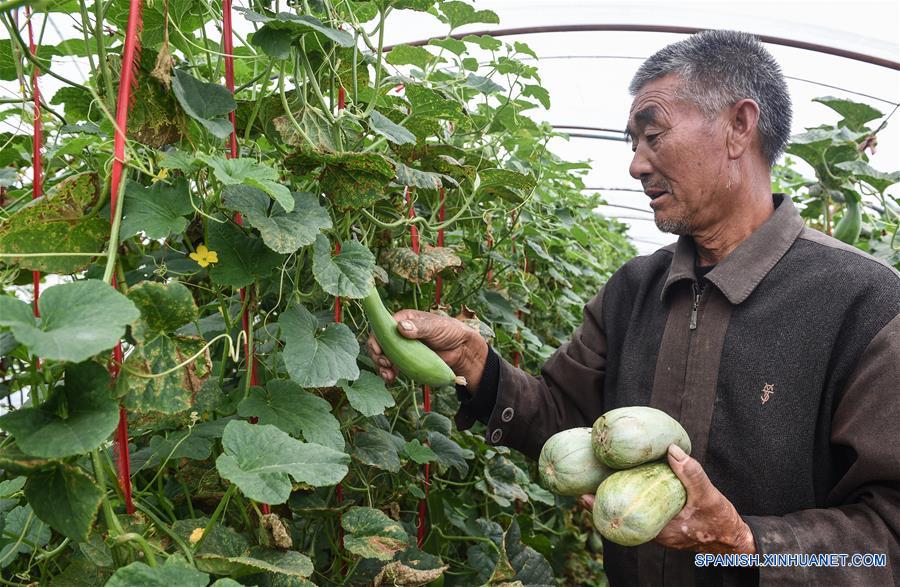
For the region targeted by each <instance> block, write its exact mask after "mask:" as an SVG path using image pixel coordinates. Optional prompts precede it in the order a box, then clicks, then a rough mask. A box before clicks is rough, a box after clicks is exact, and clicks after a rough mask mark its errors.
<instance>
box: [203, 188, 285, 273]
mask: <svg viewBox="0 0 900 587" xmlns="http://www.w3.org/2000/svg"><path fill="white" fill-rule="evenodd" d="M291 201H292V202H293V199H292V200H291ZM207 232H208V234H209V242H208V244H207V246H208V247H209V250H211V251H215V252H216V253H217V254H218V257H219V262H218V263H216V264H215V265H214V266H212V267H211V268H210V270H209V276H210V277H211V278H212V280H213V281H215V282H216V283H218V284H220V285H228V286H231V287H235V288H237V287H244V286H247V285H250V284H251V283H253V282H254V281H256V280H257V279H263V278H265V277H268V276H269V274H270V273H272V270H273V269H275V267H277V266H278V264H279V263H281V259H282V257H281V255H279V254H278V253H275V252H273V251H272V250H271V249H269V248H268V247H267V246H266V245H265V243H264V242H263V241H262V239H259V238H255V237H252V236H250V235H248V234H247V233H246V232H244V230H243V229H242V228H241V227H239V226H237V225H236V224H234V223H233V222H229V221H226V222H210V223H209V224H208V225H207Z"/></svg>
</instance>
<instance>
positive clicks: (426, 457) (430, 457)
mask: <svg viewBox="0 0 900 587" xmlns="http://www.w3.org/2000/svg"><path fill="white" fill-rule="evenodd" d="M403 453H404V454H405V455H406V456H408V457H409V458H410V459H412V460H413V461H415V462H417V463H419V464H420V465H424V464H425V463H432V462H434V461H436V460H438V456H437V455H436V454H435V453H434V451H433V450H431V449H430V448H428V447H427V446H425V445H424V444H422V443H421V442H419V441H418V440H415V439H413V440H410V441H409V442H407V443H406V444H405V445H404V446H403Z"/></svg>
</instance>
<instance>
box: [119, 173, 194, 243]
mask: <svg viewBox="0 0 900 587" xmlns="http://www.w3.org/2000/svg"><path fill="white" fill-rule="evenodd" d="M188 189H189V186H188V182H187V180H186V179H185V178H183V177H179V178H176V179H175V180H174V181H173V182H172V184H171V185H169V184H167V183H165V182H162V181H158V182H156V183H154V184H153V185H151V186H149V187H144V186H142V185H141V184H139V183H137V182H134V181H129V182H128V184H127V186H126V187H125V200H124V202H123V206H124V210H123V215H124V216H123V217H122V225H121V228H120V233H119V239H120V240H122V241H124V240H125V239H127V238H130V237H132V236H134V235H136V234H138V233H139V232H141V231H143V233H144V234H145V235H147V238H151V239H163V238H167V237H168V236H169V235H171V234H180V233H182V232H184V229H185V228H187V224H188V221H187V218H185V216H187V215H189V214H193V213H194V208H193V206H191V196H190V194H189V193H188Z"/></svg>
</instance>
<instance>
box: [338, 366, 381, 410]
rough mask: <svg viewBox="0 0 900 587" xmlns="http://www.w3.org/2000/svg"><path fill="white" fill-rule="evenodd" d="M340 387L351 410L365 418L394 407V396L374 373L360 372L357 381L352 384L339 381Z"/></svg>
mask: <svg viewBox="0 0 900 587" xmlns="http://www.w3.org/2000/svg"><path fill="white" fill-rule="evenodd" d="M340 386H341V389H343V390H344V393H346V394H347V400H348V401H349V402H350V405H351V406H352V407H353V409H354V410H356V411H357V412H359V413H360V414H362V415H363V416H366V417H367V418H370V417H372V416H378V415H381V414H383V413H384V410H385V409H387V408H390V407H393V406H394V396H392V395H391V393H390V392H389V391H388V390H387V388H386V387H385V386H384V379H382V378H381V377H379V376H377V375H375V374H374V373H370V372H368V371H360V373H359V379H357V380H356V381H354V382H353V383H352V384H349V383H347V381H341V382H340Z"/></svg>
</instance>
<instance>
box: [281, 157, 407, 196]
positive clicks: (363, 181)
mask: <svg viewBox="0 0 900 587" xmlns="http://www.w3.org/2000/svg"><path fill="white" fill-rule="evenodd" d="M287 164H288V166H292V167H294V168H295V169H297V170H298V172H301V173H304V174H305V173H308V172H309V170H310V168H314V167H316V166H318V165H320V164H324V165H325V168H324V170H323V171H322V173H321V181H320V183H319V185H320V187H321V189H322V191H323V192H324V193H325V195H326V196H328V198H329V199H330V200H331V202H332V204H333V205H334V206H335V208H337V209H338V210H341V211H345V210H357V209H359V208H365V207H367V206H370V205H371V204H374V203H375V202H378V201H379V200H383V199H385V198H386V196H387V195H388V193H389V187H388V186H389V184H390V182H391V180H392V179H394V166H393V165H392V164H391V162H390V161H388V159H387V157H385V156H384V155H382V154H380V153H355V152H351V153H334V154H331V153H320V152H311V151H299V152H296V153H294V155H292V156H291V157H290V158H289V159H288V161H287Z"/></svg>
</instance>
